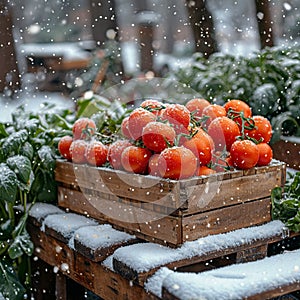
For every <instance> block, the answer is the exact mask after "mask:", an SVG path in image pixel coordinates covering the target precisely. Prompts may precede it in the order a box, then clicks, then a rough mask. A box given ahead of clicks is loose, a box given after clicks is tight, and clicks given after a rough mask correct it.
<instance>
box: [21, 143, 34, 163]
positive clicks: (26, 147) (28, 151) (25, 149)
mask: <svg viewBox="0 0 300 300" xmlns="http://www.w3.org/2000/svg"><path fill="white" fill-rule="evenodd" d="M20 155H24V156H27V157H28V158H29V159H30V160H32V158H33V155H34V149H33V147H32V145H31V144H30V143H29V142H25V143H24V144H23V145H22V146H21V149H20Z"/></svg>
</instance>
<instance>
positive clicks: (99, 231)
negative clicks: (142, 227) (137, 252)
mask: <svg viewBox="0 0 300 300" xmlns="http://www.w3.org/2000/svg"><path fill="white" fill-rule="evenodd" d="M134 238H135V236H133V235H130V234H128V233H125V232H122V231H118V230H116V229H114V228H112V226H111V225H109V224H103V225H98V226H86V227H81V228H79V229H77V230H76V231H75V233H74V239H75V240H76V241H78V242H80V243H81V244H82V245H84V246H86V247H88V248H90V249H92V250H95V249H98V248H106V247H109V246H112V245H115V244H117V243H121V242H126V241H129V240H132V239H134Z"/></svg>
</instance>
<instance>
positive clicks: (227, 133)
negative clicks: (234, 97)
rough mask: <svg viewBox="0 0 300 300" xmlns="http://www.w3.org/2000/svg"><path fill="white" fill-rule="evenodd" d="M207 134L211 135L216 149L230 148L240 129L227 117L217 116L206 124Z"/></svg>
mask: <svg viewBox="0 0 300 300" xmlns="http://www.w3.org/2000/svg"><path fill="white" fill-rule="evenodd" d="M207 132H208V134H209V135H210V136H211V137H212V139H213V141H214V144H215V148H216V150H223V149H224V148H225V147H226V149H227V151H229V150H230V148H231V145H232V144H233V143H234V141H235V140H236V137H237V136H239V135H240V134H241V133H240V129H239V127H238V125H237V124H236V123H235V122H234V121H233V120H231V119H229V118H228V117H218V118H216V119H214V120H212V122H211V123H210V125H209V126H208V131H207Z"/></svg>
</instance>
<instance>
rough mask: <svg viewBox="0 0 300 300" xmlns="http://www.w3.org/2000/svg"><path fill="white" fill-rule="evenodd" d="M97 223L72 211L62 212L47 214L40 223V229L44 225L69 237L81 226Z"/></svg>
mask: <svg viewBox="0 0 300 300" xmlns="http://www.w3.org/2000/svg"><path fill="white" fill-rule="evenodd" d="M92 225H94V226H95V225H98V223H97V222H96V221H95V220H93V219H89V218H87V217H84V216H81V215H77V214H74V213H64V214H58V215H49V216H47V217H46V218H45V220H44V221H43V224H42V230H43V229H44V228H45V226H47V227H49V228H51V229H53V230H55V231H57V232H59V233H60V234H62V235H63V236H64V237H65V238H67V239H70V238H71V237H72V235H73V233H74V232H75V230H77V229H79V228H80V227H83V226H92Z"/></svg>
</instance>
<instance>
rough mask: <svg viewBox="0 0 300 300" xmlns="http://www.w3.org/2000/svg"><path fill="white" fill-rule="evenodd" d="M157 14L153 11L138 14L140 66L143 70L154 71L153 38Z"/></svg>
mask: <svg viewBox="0 0 300 300" xmlns="http://www.w3.org/2000/svg"><path fill="white" fill-rule="evenodd" d="M156 20H157V16H156V14H155V13H154V12H152V11H142V12H139V13H138V15H137V22H138V29H139V39H140V68H141V71H143V72H145V71H153V69H154V68H153V56H154V48H153V39H154V33H155V23H156Z"/></svg>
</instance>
